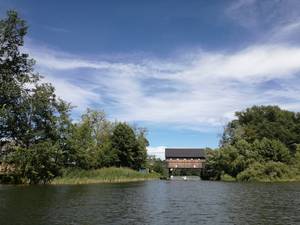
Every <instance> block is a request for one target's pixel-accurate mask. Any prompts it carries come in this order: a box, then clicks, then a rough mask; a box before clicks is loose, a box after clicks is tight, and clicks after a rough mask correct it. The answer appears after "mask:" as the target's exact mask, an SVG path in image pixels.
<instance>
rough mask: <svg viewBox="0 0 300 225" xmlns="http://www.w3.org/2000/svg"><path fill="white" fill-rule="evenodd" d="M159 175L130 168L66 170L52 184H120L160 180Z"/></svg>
mask: <svg viewBox="0 0 300 225" xmlns="http://www.w3.org/2000/svg"><path fill="white" fill-rule="evenodd" d="M159 177H160V175H159V174H157V173H148V174H147V173H140V172H137V171H135V170H132V169H128V168H116V167H110V168H102V169H97V170H79V169H72V170H65V171H64V172H63V175H62V176H61V177H57V178H55V179H54V180H53V181H52V182H51V184H93V183H120V182H132V181H143V180H151V179H158V178H159Z"/></svg>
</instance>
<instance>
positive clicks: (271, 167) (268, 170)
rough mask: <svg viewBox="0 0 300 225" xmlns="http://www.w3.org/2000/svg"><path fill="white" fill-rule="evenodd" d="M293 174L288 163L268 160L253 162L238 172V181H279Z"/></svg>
mask: <svg viewBox="0 0 300 225" xmlns="http://www.w3.org/2000/svg"><path fill="white" fill-rule="evenodd" d="M293 177H295V174H294V173H293V171H292V170H291V168H289V166H288V165H286V164H284V163H282V162H273V161H269V162H266V163H264V164H262V163H253V164H252V165H251V166H250V167H249V168H247V169H246V170H244V171H243V172H241V173H240V174H238V176H237V180H238V181H281V180H290V179H291V178H293Z"/></svg>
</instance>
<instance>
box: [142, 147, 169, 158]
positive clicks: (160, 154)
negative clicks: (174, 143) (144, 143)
mask: <svg viewBox="0 0 300 225" xmlns="http://www.w3.org/2000/svg"><path fill="white" fill-rule="evenodd" d="M165 148H166V147H165V146H157V147H147V154H148V155H154V156H155V157H156V158H159V159H162V160H163V159H165Z"/></svg>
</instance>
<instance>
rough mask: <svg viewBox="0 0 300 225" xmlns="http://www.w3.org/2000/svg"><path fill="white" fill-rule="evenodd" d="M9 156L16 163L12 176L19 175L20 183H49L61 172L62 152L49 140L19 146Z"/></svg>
mask: <svg viewBox="0 0 300 225" xmlns="http://www.w3.org/2000/svg"><path fill="white" fill-rule="evenodd" d="M9 158H10V161H11V162H12V163H13V164H14V165H15V170H14V172H13V174H12V177H14V178H15V177H18V181H17V182H19V183H30V184H38V183H48V182H49V181H50V180H51V179H53V178H54V177H56V176H58V175H59V174H60V168H61V160H62V153H61V150H60V149H59V148H58V146H57V145H55V144H52V143H51V142H49V141H46V142H42V143H38V144H35V145H32V146H31V147H30V148H20V147H18V148H16V150H15V151H14V152H13V153H12V154H11V155H10V157H9ZM15 182H16V180H15Z"/></svg>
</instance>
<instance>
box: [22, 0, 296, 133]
mask: <svg viewBox="0 0 300 225" xmlns="http://www.w3.org/2000/svg"><path fill="white" fill-rule="evenodd" d="M257 4H259V3H258V2H257V1H254V0H251V1H250V0H249V1H239V2H237V3H235V4H234V5H232V6H231V7H230V8H229V9H228V11H227V13H231V16H232V15H235V14H234V13H237V11H239V10H244V9H245V7H246V6H247V7H250V8H249V10H253V9H254V8H255V7H260V6H257ZM289 4H291V3H289ZM294 4H296V3H294ZM268 7H271V6H270V5H269V6H268ZM268 7H267V8H268ZM299 8H300V7H299ZM264 10H265V9H264ZM278 10H279V11H280V12H276V13H277V14H276V15H281V16H279V18H284V19H282V20H280V19H278V21H276V22H274V24H273V25H272V26H270V29H268V30H266V33H267V34H268V37H267V38H264V39H262V40H260V41H257V42H256V43H253V44H249V45H248V46H245V47H244V48H241V49H239V50H234V51H206V50H203V49H196V50H194V51H188V52H186V53H185V54H181V55H180V56H179V55H174V56H173V57H171V58H165V59H159V58H153V57H147V56H141V57H140V58H138V59H137V57H134V58H132V59H130V58H129V59H128V58H127V57H126V59H125V58H124V59H122V58H120V57H119V58H118V60H116V59H111V60H108V59H105V60H103V59H101V58H99V59H97V58H89V57H84V56H81V55H72V54H69V53H66V52H63V51H58V50H53V49H50V48H45V47H41V46H37V45H34V44H33V43H31V44H30V45H27V46H26V47H25V48H24V50H25V51H27V52H29V53H30V54H31V55H32V56H33V57H34V58H35V59H36V60H37V69H38V71H41V73H42V74H43V75H45V78H46V80H47V81H51V82H53V83H54V85H55V86H56V88H57V93H58V95H60V96H61V97H62V98H64V99H66V100H68V101H71V102H73V103H74V104H75V105H77V106H78V108H77V110H79V111H82V110H83V109H84V108H85V107H87V106H90V107H94V108H102V109H104V110H106V111H107V112H108V114H109V115H111V117H112V118H117V119H119V120H127V121H143V122H148V123H159V124H166V125H168V126H176V127H184V128H188V129H197V130H201V129H202V130H213V129H218V128H219V127H220V126H222V125H224V124H225V123H226V122H227V121H228V120H230V119H232V118H233V117H234V112H235V111H237V110H241V109H244V108H245V107H249V106H252V105H254V104H258V105H260V104H277V105H280V106H282V107H284V108H286V109H291V110H297V111H299V110H300V95H299V93H300V87H299V85H296V84H298V83H299V81H300V43H297V42H292V39H293V38H294V36H295V34H296V33H298V32H299V31H300V25H299V24H300V20H297V17H296V16H295V15H294V14H292V17H291V18H290V20H289V19H288V18H287V17H284V16H283V13H282V12H281V10H282V9H278ZM252 13H254V14H255V15H254V16H255V17H259V15H258V14H257V12H252ZM244 19H245V20H246V18H244ZM256 19H257V18H256ZM298 19H299V18H298ZM256 22H257V21H256ZM256 22H253V24H255V23H256ZM251 23H252V22H251ZM181 53H182V52H181ZM106 58H107V57H106Z"/></svg>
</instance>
